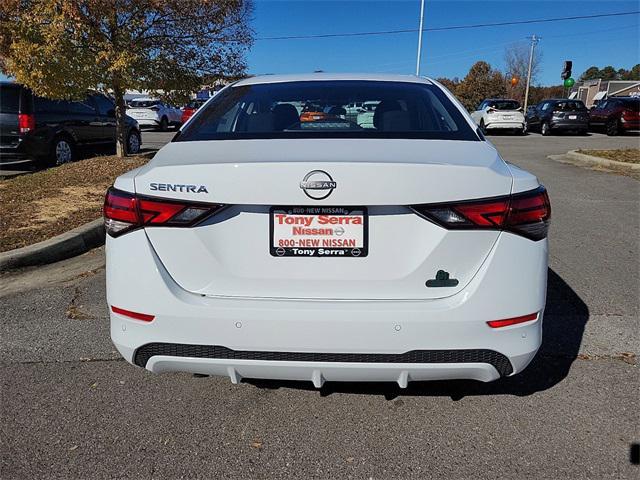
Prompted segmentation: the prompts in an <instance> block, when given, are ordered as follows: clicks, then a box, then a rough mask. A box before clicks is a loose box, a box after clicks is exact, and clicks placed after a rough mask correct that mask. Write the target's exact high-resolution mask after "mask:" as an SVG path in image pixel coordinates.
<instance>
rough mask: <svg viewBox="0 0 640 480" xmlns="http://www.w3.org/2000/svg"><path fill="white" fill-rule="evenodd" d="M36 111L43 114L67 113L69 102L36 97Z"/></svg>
mask: <svg viewBox="0 0 640 480" xmlns="http://www.w3.org/2000/svg"><path fill="white" fill-rule="evenodd" d="M34 105H35V111H36V112H41V113H67V112H68V111H69V102H67V101H65V100H51V99H48V98H43V97H35V100H34Z"/></svg>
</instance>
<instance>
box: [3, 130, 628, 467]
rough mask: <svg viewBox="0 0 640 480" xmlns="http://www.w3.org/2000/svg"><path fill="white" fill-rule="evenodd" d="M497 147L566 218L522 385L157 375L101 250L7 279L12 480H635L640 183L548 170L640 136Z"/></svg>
mask: <svg viewBox="0 0 640 480" xmlns="http://www.w3.org/2000/svg"><path fill="white" fill-rule="evenodd" d="M172 135H173V133H172V132H169V133H155V132H145V133H144V134H143V147H147V146H150V145H157V146H159V145H161V144H162V143H163V142H164V141H168V140H169V139H170V138H171V136H172ZM490 139H491V141H492V142H493V143H494V144H495V145H496V146H497V147H498V149H499V150H500V151H501V153H502V155H503V156H504V157H505V158H506V159H507V160H509V161H511V162H513V163H515V164H517V165H519V166H522V167H524V168H525V169H527V170H529V171H531V172H533V173H535V174H536V175H538V177H539V178H540V180H541V181H542V182H543V183H544V184H545V185H546V186H547V188H548V190H549V194H550V197H551V201H552V207H553V225H552V230H551V234H550V242H551V256H550V271H549V289H548V300H547V308H546V314H545V320H544V322H545V323H544V330H545V332H544V341H543V346H542V348H541V351H540V352H539V354H538V356H537V357H536V359H535V360H534V362H533V363H532V365H531V366H530V367H529V368H528V369H527V370H526V371H525V372H523V373H522V374H520V375H518V376H516V377H513V378H508V379H505V380H501V381H498V382H494V383H491V384H481V383H475V382H434V383H419V384H410V388H408V389H407V390H400V389H398V388H397V386H395V385H386V384H385V385H379V384H325V386H324V387H323V388H322V389H321V390H319V391H318V390H315V389H314V388H313V387H312V385H311V384H310V383H309V384H306V383H283V382H280V383H274V382H253V383H243V384H241V385H239V386H233V385H232V384H231V383H230V381H229V379H227V378H194V377H192V376H189V375H183V374H170V375H159V376H158V375H153V374H151V373H149V372H146V371H144V370H142V369H140V368H137V367H133V366H131V365H129V364H128V363H126V362H124V361H123V360H122V359H121V358H120V357H119V355H118V354H117V352H116V351H115V349H114V347H113V346H112V344H111V342H110V340H109V324H108V314H107V305H106V300H105V297H104V287H105V279H104V260H103V250H102V249H97V250H94V251H92V252H89V253H87V254H85V255H84V256H82V257H78V258H75V259H71V260H68V261H65V262H61V263H60V264H56V265H50V266H47V267H42V268H39V269H35V270H28V271H24V272H20V273H19V274H10V275H4V276H2V277H0V346H1V348H0V362H1V363H0V376H1V381H2V387H1V393H0V395H1V397H0V415H1V418H0V431H1V432H2V442H1V446H0V449H1V452H0V477H1V478H2V479H14V478H15V479H24V478H67V479H71V478H73V479H75V478H183V477H184V478H187V477H188V478H192V477H193V478H238V479H240V478H282V477H292V478H364V479H368V478H373V479H382V478H465V477H470V478H487V479H489V478H503V477H508V478H526V477H539V478H563V477H566V478H594V479H604V478H612V479H613V478H615V479H619V478H637V475H638V472H639V471H638V468H639V467H637V466H632V465H631V464H630V462H629V447H630V444H631V443H632V442H638V441H640V426H639V425H640V423H639V422H638V410H639V403H640V402H639V395H638V392H639V387H640V375H638V373H639V371H638V359H637V356H638V355H639V354H640V338H639V332H640V328H639V325H638V322H639V310H640V309H639V304H638V292H639V286H640V271H639V270H640V268H639V265H640V263H639V258H640V245H639V242H640V236H639V235H638V233H639V231H640V230H639V228H640V225H639V216H638V212H639V209H638V207H639V202H640V183H638V181H636V180H634V179H632V178H629V177H625V176H619V175H616V174H612V173H606V172H600V171H594V170H590V169H585V168H580V167H575V166H572V165H566V164H562V163H558V162H555V161H553V160H549V159H547V158H546V157H547V155H551V154H562V153H565V152H566V151H568V150H571V149H575V148H596V149H597V148H624V147H634V146H635V147H637V146H638V145H639V143H640V137H638V136H626V137H606V136H604V135H598V134H592V135H590V136H588V137H572V136H558V137H544V138H543V137H541V136H540V135H538V134H531V135H527V136H523V137H517V136H491V137H490ZM149 148H151V147H149ZM514 261H517V259H514Z"/></svg>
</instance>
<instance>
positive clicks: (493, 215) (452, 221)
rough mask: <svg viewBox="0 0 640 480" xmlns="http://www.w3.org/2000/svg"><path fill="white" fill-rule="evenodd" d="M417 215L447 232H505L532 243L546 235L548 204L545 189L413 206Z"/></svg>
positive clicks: (548, 214)
mask: <svg viewBox="0 0 640 480" xmlns="http://www.w3.org/2000/svg"><path fill="white" fill-rule="evenodd" d="M411 208H412V209H413V210H414V211H415V212H416V213H418V214H419V215H421V216H423V217H425V218H426V219H428V220H431V221H433V222H434V223H437V224H438V225H440V226H442V227H444V228H447V229H451V230H453V229H461V230H479V229H491V230H505V231H508V232H512V233H515V234H517V235H521V236H523V237H526V238H529V239H531V240H541V239H543V238H545V237H546V236H547V232H548V229H549V221H550V219H551V204H550V203H549V196H548V195H547V191H546V189H545V188H544V187H542V186H540V187H539V188H536V189H535V190H531V191H529V192H524V193H517V194H514V195H509V196H504V197H498V198H490V199H486V200H472V201H464V202H452V203H445V204H442V203H440V204H430V205H412V206H411Z"/></svg>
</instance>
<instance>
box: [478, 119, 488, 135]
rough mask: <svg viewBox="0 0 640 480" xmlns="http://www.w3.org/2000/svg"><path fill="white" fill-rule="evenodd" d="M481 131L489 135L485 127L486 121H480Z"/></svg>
mask: <svg viewBox="0 0 640 480" xmlns="http://www.w3.org/2000/svg"><path fill="white" fill-rule="evenodd" d="M480 131H481V132H482V134H483V135H486V134H487V127H485V125H484V120H480Z"/></svg>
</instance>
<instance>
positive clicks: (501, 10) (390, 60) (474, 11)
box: [247, 0, 640, 85]
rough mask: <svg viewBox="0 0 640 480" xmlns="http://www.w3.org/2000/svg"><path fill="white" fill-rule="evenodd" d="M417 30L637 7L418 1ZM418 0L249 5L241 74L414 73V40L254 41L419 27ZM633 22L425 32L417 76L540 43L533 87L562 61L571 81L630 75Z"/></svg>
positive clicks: (495, 62)
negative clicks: (603, 70)
mask: <svg viewBox="0 0 640 480" xmlns="http://www.w3.org/2000/svg"><path fill="white" fill-rule="evenodd" d="M425 5H426V6H425V20H424V28H436V27H443V26H450V25H467V24H477V23H496V22H503V21H517V20H529V19H544V18H554V17H567V16H576V15H594V14H601V13H616V12H630V11H638V10H640V2H638V1H614V0H599V1H592V0H582V1H562V0H536V1H525V0H510V1H481V0H477V1H457V0H426V4H425ZM419 14H420V0H387V1H371V0H355V1H340V0H293V1H284V0H256V1H255V11H254V20H253V28H254V31H255V36H256V41H255V43H254V45H253V47H252V48H251V51H250V53H249V55H248V59H247V60H248V67H249V73H251V74H261V73H299V72H312V71H314V70H323V71H326V72H383V73H406V74H413V73H415V68H416V53H417V44H418V33H417V32H411V33H402V34H394V35H381V36H366V37H346V38H320V39H295V40H261V38H264V37H273V36H286V35H309V34H326V33H344V32H368V31H380V30H397V29H412V28H415V29H417V28H418V22H419ZM639 22H640V15H637V14H636V15H630V16H621V17H610V18H597V19H588V20H574V21H563V22H553V23H543V24H530V25H517V26H503V27H490V28H479V29H468V30H451V31H440V32H425V34H424V35H423V55H422V67H421V74H422V75H428V76H431V77H434V78H436V77H449V78H453V77H459V78H463V77H464V76H465V75H466V73H467V72H468V70H469V67H470V66H471V65H472V64H473V63H475V62H476V61H478V60H485V61H487V62H489V63H490V64H491V65H492V66H493V67H494V68H498V69H500V70H504V50H505V48H506V47H507V46H509V45H511V44H514V43H521V42H522V43H525V44H527V45H528V42H529V41H528V40H527V37H528V36H530V35H532V34H536V35H537V36H540V37H542V39H541V40H540V42H539V43H538V47H537V48H539V49H540V50H541V51H542V63H541V73H540V75H539V76H538V78H537V79H536V80H537V81H536V83H537V84H540V85H557V84H559V83H560V82H561V80H560V73H561V71H562V65H563V62H564V60H572V61H573V77H574V78H575V79H577V78H578V77H579V75H580V74H581V73H582V72H583V71H584V70H586V69H587V68H588V67H590V66H591V65H596V66H599V67H604V66H606V65H613V66H614V67H615V68H616V69H618V68H631V67H632V66H633V65H635V64H637V63H640V58H639V57H640V47H639V45H640V44H639V42H640V34H639V29H640V27H639V25H640V23H639Z"/></svg>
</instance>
